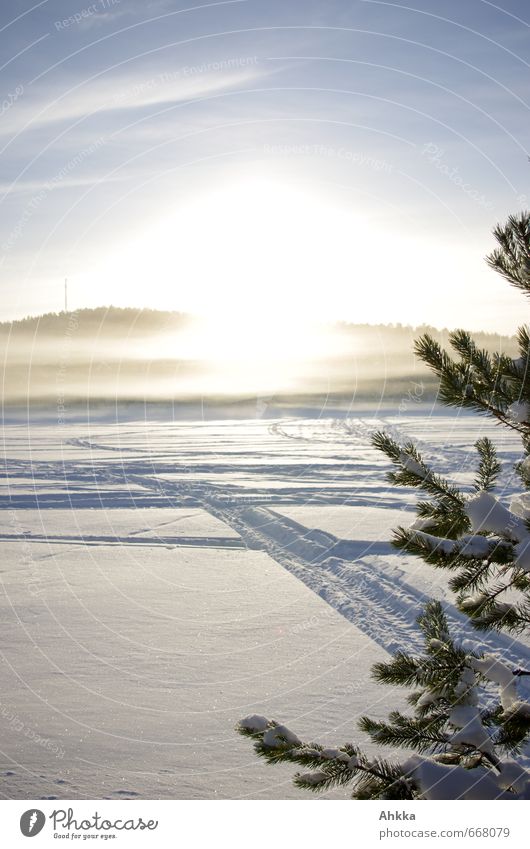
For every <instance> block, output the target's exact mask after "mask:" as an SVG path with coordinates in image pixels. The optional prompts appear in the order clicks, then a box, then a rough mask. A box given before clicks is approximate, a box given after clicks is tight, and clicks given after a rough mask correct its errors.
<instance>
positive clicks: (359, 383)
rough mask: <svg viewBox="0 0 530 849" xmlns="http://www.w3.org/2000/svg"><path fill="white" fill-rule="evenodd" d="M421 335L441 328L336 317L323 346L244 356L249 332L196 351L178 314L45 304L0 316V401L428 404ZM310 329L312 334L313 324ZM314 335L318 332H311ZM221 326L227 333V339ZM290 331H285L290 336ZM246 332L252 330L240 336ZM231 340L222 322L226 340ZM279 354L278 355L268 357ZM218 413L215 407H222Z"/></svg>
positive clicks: (71, 405)
mask: <svg viewBox="0 0 530 849" xmlns="http://www.w3.org/2000/svg"><path fill="white" fill-rule="evenodd" d="M426 331H428V332H430V333H431V334H432V335H433V336H435V337H436V338H437V339H439V340H440V342H441V343H442V344H445V343H446V342H447V336H448V331H447V330H436V329H434V328H430V327H418V328H412V327H405V326H401V325H397V326H394V325H355V324H346V323H337V324H336V325H333V326H329V325H328V326H326V327H325V328H323V329H322V339H326V340H327V342H326V344H325V345H323V344H319V345H315V346H314V350H312V348H311V345H310V344H308V343H310V342H311V339H308V340H305V339H303V335H301V334H300V330H299V329H298V335H297V336H296V338H297V339H300V340H301V347H300V351H297V348H296V345H295V346H294V350H292V351H290V355H289V357H284V356H283V354H282V353H281V352H282V351H283V350H284V349H286V350H287V348H286V344H285V343H286V342H287V341H289V340H288V339H285V338H283V339H282V338H280V335H279V334H280V332H281V333H282V334H284V336H285V335H287V336H288V335H289V333H290V330H289V328H288V327H287V328H286V327H284V328H283V330H282V331H278V332H277V333H276V334H275V333H274V331H273V330H272V331H271V334H270V349H271V356H270V360H269V359H268V357H267V352H265V354H264V353H263V351H262V352H261V353H260V355H259V358H258V357H256V359H255V360H253V354H254V352H253V351H252V346H251V344H250V346H249V344H248V340H247V341H246V342H245V344H244V345H242V346H241V350H240V351H239V350H238V349H237V347H236V354H235V355H234V354H233V353H232V354H231V355H230V356H225V353H226V351H225V350H224V347H225V346H224V331H223V326H222V324H220V325H219V326H217V327H216V328H215V340H216V345H215V346H213V351H214V352H213V353H212V351H211V350H210V353H209V354H208V356H204V358H203V357H202V356H201V337H200V333H198V331H197V320H196V319H194V318H193V317H191V316H186V315H183V314H181V313H174V312H162V311H157V310H136V309H120V308H114V307H108V308H99V309H86V310H79V311H77V312H74V313H58V314H55V313H50V314H47V315H44V316H39V317H32V318H28V319H24V320H21V321H16V322H12V323H4V324H0V352H1V357H2V363H3V399H4V405H7V406H8V407H12V408H13V410H14V409H15V408H17V407H20V406H26V405H28V404H29V405H30V406H32V407H36V408H37V407H38V408H40V409H42V410H46V409H47V408H49V409H50V410H55V411H56V412H57V410H58V409H59V412H61V411H62V412H64V413H66V411H67V410H70V411H72V410H76V409H81V408H86V406H87V404H89V405H91V406H92V408H93V409H94V410H96V408H97V405H98V404H99V405H101V409H106V407H107V405H108V403H109V402H117V403H119V404H120V405H122V407H123V409H124V410H125V409H126V408H127V405H128V404H129V405H133V406H135V405H140V407H141V406H142V404H147V405H150V406H151V407H152V409H153V410H156V408H157V405H159V406H160V409H165V408H166V407H167V405H169V407H170V408H172V407H174V405H175V404H177V405H178V406H179V409H180V411H181V413H182V415H187V413H186V411H192V412H195V411H197V410H199V412H200V410H201V409H202V408H203V407H204V404H205V402H207V406H208V407H209V408H210V409H212V410H215V409H219V410H228V412H230V411H231V410H232V411H236V412H237V416H236V417H240V413H241V412H242V411H243V412H244V411H245V410H248V411H250V415H252V416H254V415H256V414H260V413H259V410H260V409H261V410H262V414H263V415H269V414H270V415H274V413H273V411H274V410H277V411H278V410H291V409H292V410H293V413H292V414H293V415H295V414H298V413H297V412H295V411H298V412H300V411H303V410H305V409H313V410H315V409H317V410H318V409H321V408H322V407H324V408H325V407H326V406H327V407H328V408H333V409H337V410H339V411H340V410H348V409H349V407H350V406H351V405H352V404H355V406H356V407H357V406H358V405H362V404H369V405H371V406H373V404H382V405H385V404H390V405H391V406H392V407H396V405H398V406H399V405H401V406H403V405H406V406H407V407H408V408H409V409H413V408H414V407H415V406H417V405H419V404H422V405H423V404H429V403H431V402H432V401H433V400H434V399H435V396H436V389H437V382H436V380H435V379H433V377H432V375H431V374H430V372H429V371H428V370H427V369H426V368H425V367H424V366H423V364H422V363H420V362H419V361H418V360H417V359H416V358H415V357H414V355H413V352H412V348H413V342H414V339H415V338H417V337H418V336H419V335H420V334H421V333H424V332H426ZM311 332H315V331H314V330H313V331H311ZM319 332H320V331H319ZM229 335H230V337H231V338H230V339H229V338H228V336H229ZM294 336H295V330H294V329H293V337H294ZM249 338H250V339H251V334H250V337H249ZM474 338H475V339H476V341H477V343H478V344H479V345H480V346H481V347H485V348H486V349H488V350H490V351H497V350H502V351H506V352H507V353H509V354H513V355H516V343H515V340H514V339H513V338H509V337H501V336H498V335H495V334H481V333H477V334H474ZM229 344H230V345H231V350H232V351H233V348H234V340H233V332H232V331H230V334H229V332H228V331H227V336H226V349H227V350H228V347H229ZM275 346H278V347H276V353H278V350H279V351H280V355H279V356H278V355H277V356H273V354H274V352H275ZM223 417H224V414H223Z"/></svg>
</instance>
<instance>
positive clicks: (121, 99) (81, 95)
mask: <svg viewBox="0 0 530 849" xmlns="http://www.w3.org/2000/svg"><path fill="white" fill-rule="evenodd" d="M267 72H269V73H270V69H268V71H267V70H266V69H265V68H264V67H260V64H259V61H258V59H257V57H256V56H227V57H226V58H224V59H219V60H218V61H215V62H209V63H202V64H197V65H195V66H193V65H188V66H183V67H181V68H176V69H174V70H169V71H168V70H164V71H160V72H156V71H153V72H152V73H148V74H146V73H143V74H141V75H140V74H129V75H122V76H118V77H117V76H113V77H111V78H110V79H108V78H107V77H106V76H99V77H98V79H96V80H94V79H88V80H83V81H81V82H78V83H76V84H75V85H73V86H72V87H71V88H70V89H69V90H68V91H66V92H64V90H63V91H62V93H60V90H54V89H50V88H48V89H46V90H38V89H36V90H32V91H31V94H28V95H27V96H25V99H24V101H23V102H20V103H18V104H17V105H16V108H13V109H11V111H10V114H9V116H8V119H6V120H5V121H3V122H2V124H1V125H0V135H3V136H8V135H10V136H16V135H17V134H20V133H22V132H30V131H35V130H38V129H40V128H42V127H43V126H45V125H50V124H54V123H55V124H58V123H63V124H68V123H73V122H75V121H76V120H78V119H80V118H85V117H90V116H93V115H97V114H99V113H112V112H118V111H123V110H135V109H136V110H137V109H144V108H146V107H149V106H155V105H157V104H162V103H178V102H185V101H188V100H193V99H195V98H207V97H208V95H210V94H216V93H218V92H220V91H223V90H226V89H231V88H236V87H238V86H244V85H247V84H248V83H250V82H253V81H255V80H256V79H258V78H260V77H262V76H264V75H266V73H267ZM43 103H44V104H45V105H42V104H43Z"/></svg>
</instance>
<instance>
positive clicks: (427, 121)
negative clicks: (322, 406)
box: [0, 0, 530, 332]
mask: <svg viewBox="0 0 530 849" xmlns="http://www.w3.org/2000/svg"><path fill="white" fill-rule="evenodd" d="M409 3H410V6H409V5H407V4H405V3H401V2H395V3H387V2H379V0H377V2H376V0H365V1H364V2H363V1H361V0H358V1H357V2H356V0H350V2H339V1H338V0H331V2H330V0H326V1H325V0H306V2H297V0H291V1H290V2H285V0H284V2H277V1H276V0H235V1H234V2H220V3H208V4H195V5H193V4H192V3H191V2H189V3H185V2H184V3H179V2H166V1H165V0H155V2H145V0H142V2H139V0H119V2H118V0H115V2H112V0H96V2H93V3H90V2H86V0H70V1H69V2H57V1H56V0H44V2H39V3H30V2H27V0H23V2H4V3H3V4H2V7H1V11H0V16H1V17H0V38H1V39H2V47H3V50H2V53H1V55H2V57H3V58H2V60H1V64H2V65H3V69H2V104H1V107H0V112H1V115H0V151H1V155H0V169H1V173H0V194H1V196H2V204H1V209H0V248H1V250H2V266H1V270H0V274H1V278H2V287H3V289H2V291H3V299H2V315H1V317H2V318H4V319H5V318H12V317H18V316H22V315H26V314H36V313H40V312H42V311H48V310H55V309H60V307H61V298H62V282H63V279H64V277H65V276H67V277H68V279H69V286H70V299H71V305H72V307H83V306H95V305H99V304H108V303H113V304H117V305H131V306H138V307H141V306H148V307H159V308H170V309H183V310H192V311H195V312H204V313H211V314H212V313H213V314H223V313H224V314H225V315H231V316H232V317H233V316H236V317H238V319H240V320H241V321H244V320H245V317H246V316H247V315H248V314H249V311H252V310H254V311H255V309H256V304H259V308H260V310H263V311H264V313H263V314H265V315H266V316H268V318H269V319H270V320H272V317H273V316H274V315H277V314H278V313H280V312H282V311H283V313H284V315H287V316H289V315H292V316H296V315H297V314H298V313H299V312H300V313H301V314H304V315H307V316H310V317H324V318H329V319H333V318H341V319H346V320H352V321H356V320H357V321H369V322H377V321H384V322H387V321H394V322H402V323H408V322H411V323H413V324H418V323H421V322H423V321H425V322H428V323H432V324H436V325H447V326H462V325H463V326H467V327H470V328H475V329H478V328H484V329H488V330H494V331H499V332H506V331H510V330H511V329H513V328H514V326H515V325H516V324H517V322H518V321H519V320H520V314H521V307H522V301H521V297H520V296H519V295H518V294H517V293H516V292H513V291H511V290H510V289H509V287H508V286H507V284H506V283H505V282H503V281H502V280H500V279H497V277H496V276H495V275H494V274H493V272H491V271H489V270H488V269H487V268H486V266H485V264H484V262H483V259H482V258H483V256H484V254H485V253H486V252H487V251H488V250H489V249H491V247H492V238H491V234H490V233H491V228H492V226H493V225H494V224H495V222H497V221H500V220H502V219H503V218H505V216H506V215H507V214H508V213H510V212H514V211H517V210H519V209H520V208H522V207H525V206H527V205H528V201H527V200H526V194H529V195H530V188H529V175H530V172H529V170H528V169H529V168H530V165H529V164H528V162H527V158H526V156H527V154H526V151H527V150H528V147H529V139H528V136H529V122H528V104H527V102H526V99H527V98H526V94H527V91H528V71H529V63H530V51H529V44H530V26H529V23H528V20H530V15H529V14H528V7H527V4H526V3H524V2H522V0H519V2H514V0H512V2H502V3H497V4H494V3H490V2H484V0H468V2H465V3H463V2H452V0H450V2H446V3H443V4H440V3H436V2H434V1H433V0H422V1H420V0H409Z"/></svg>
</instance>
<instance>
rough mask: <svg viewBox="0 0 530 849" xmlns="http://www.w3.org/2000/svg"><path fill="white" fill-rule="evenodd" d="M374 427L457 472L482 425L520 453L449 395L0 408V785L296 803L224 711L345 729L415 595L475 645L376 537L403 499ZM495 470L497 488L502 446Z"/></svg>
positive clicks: (8, 794) (374, 705) (440, 587)
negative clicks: (429, 403)
mask: <svg viewBox="0 0 530 849" xmlns="http://www.w3.org/2000/svg"><path fill="white" fill-rule="evenodd" d="M381 428H384V429H385V430H387V431H388V432H390V433H391V435H392V436H394V437H396V438H398V439H399V440H400V441H405V440H407V439H409V438H412V439H414V440H415V441H416V442H417V443H418V447H419V448H420V450H421V452H422V454H423V455H424V456H425V459H426V461H427V462H428V463H429V464H432V465H433V468H434V470H435V471H440V472H442V473H443V474H451V473H452V472H454V477H455V478H456V479H458V480H460V481H463V482H466V481H471V480H472V478H473V469H472V468H471V465H470V459H471V457H472V456H473V451H472V444H473V442H474V441H475V440H476V438H477V437H478V436H479V435H481V434H482V435H490V436H493V438H494V440H495V441H496V442H497V443H499V441H500V442H501V445H500V453H501V457H503V458H504V459H506V460H508V461H510V462H513V461H514V460H515V459H517V457H518V456H519V445H518V441H517V436H516V434H513V433H511V434H508V435H505V434H503V433H502V432H501V431H499V430H497V429H495V428H494V427H493V426H491V425H489V424H488V422H486V421H483V420H481V419H478V418H475V417H471V416H461V417H455V416H454V415H453V414H447V413H445V414H439V413H437V414H436V415H432V414H431V415H414V416H386V415H385V416H383V415H378V416H374V415H373V414H368V413H367V414H366V415H363V416H358V417H356V418H342V419H325V418H320V419H282V420H278V421H273V422H271V421H267V420H263V419H261V418H257V419H256V420H251V421H250V420H249V421H218V422H189V421H186V422H174V421H168V422H160V421H159V422H124V423H122V424H111V423H109V424H106V423H96V424H92V423H88V424H82V423H79V422H78V423H72V424H68V425H66V426H61V427H59V426H54V425H53V424H50V423H49V422H48V423H42V424H39V423H32V424H31V426H28V424H27V423H20V424H9V425H6V426H5V427H4V432H3V437H4V456H5V468H6V478H5V481H4V486H3V487H2V490H0V502H1V503H2V506H3V507H4V511H3V515H2V524H1V528H0V546H1V559H0V577H1V580H2V596H1V602H0V607H1V609H0V649H1V652H2V655H1V659H0V740H1V742H0V752H1V754H0V794H1V797H2V798H39V797H46V798H49V797H56V798H99V797H109V798H135V797H144V798H244V797H251V798H306V797H307V796H306V794H304V792H303V791H301V790H298V789H296V788H294V787H293V786H292V784H291V778H292V775H293V768H292V766H289V765H282V766H277V767H274V768H271V767H268V766H267V765H266V764H264V763H263V762H262V761H258V760H257V759H256V757H255V755H254V753H253V751H252V747H251V746H250V745H249V742H248V740H245V739H243V738H241V737H239V736H237V735H236V734H235V732H234V726H235V724H236V723H237V722H238V721H239V719H240V717H242V716H248V717H251V718H252V719H253V721H255V722H257V721H258V720H259V719H261V720H263V718H264V717H269V718H271V719H275V720H277V721H278V722H285V723H286V724H287V726H288V727H289V729H290V730H291V731H292V732H293V733H294V734H296V735H297V736H298V737H299V738H300V739H303V740H306V741H311V740H314V741H318V742H320V743H322V744H324V745H327V746H329V747H330V748H331V747H335V746H340V745H342V744H343V743H346V742H354V743H359V744H361V745H363V746H364V745H365V742H366V741H364V740H363V739H362V736H361V735H360V734H359V732H358V731H357V729H356V720H357V719H358V717H359V716H360V715H361V714H363V713H368V714H369V715H371V716H373V717H374V718H382V717H385V716H386V714H387V712H388V710H389V709H390V708H404V707H405V701H404V695H405V694H404V693H402V692H401V691H398V690H395V689H393V688H390V687H382V686H380V685H376V684H375V683H374V682H373V681H372V680H371V679H370V676H369V672H370V667H371V666H372V664H373V663H374V662H376V661H380V660H383V659H385V658H387V657H388V652H392V651H394V650H395V649H407V650H412V651H415V650H418V651H419V650H420V649H421V645H422V643H421V639H420V634H419V631H418V628H417V626H416V624H415V618H416V616H417V615H418V613H419V611H420V609H421V606H422V605H423V603H424V601H425V600H426V598H428V597H430V596H431V595H434V596H436V597H438V598H442V599H446V600H448V605H447V610H448V615H449V619H450V622H451V624H452V625H454V626H456V627H457V628H458V633H459V634H460V636H461V638H462V639H463V640H465V639H467V640H470V641H473V640H474V641H475V642H476V641H478V639H479V635H477V633H476V632H475V631H473V630H472V629H471V628H470V627H469V625H468V624H467V621H466V619H465V617H463V616H462V615H461V614H460V613H458V611H456V610H455V608H454V607H453V606H452V604H451V601H450V600H451V595H450V593H449V592H448V590H447V584H446V582H447V575H445V573H444V572H443V570H433V569H429V567H428V566H426V565H425V564H424V563H423V561H421V560H419V559H418V558H412V557H408V556H403V555H401V554H398V553H396V551H395V550H394V549H392V548H391V547H390V545H389V543H388V539H389V538H390V532H391V529H392V528H393V527H395V526H396V525H397V524H402V525H405V526H409V525H410V524H411V522H412V520H413V519H414V505H415V501H416V495H415V493H414V491H413V490H410V489H406V488H399V489H396V488H393V487H391V486H390V485H389V484H388V483H387V482H386V480H385V472H386V471H388V463H387V461H386V460H385V458H384V457H383V456H382V455H381V454H379V453H377V452H376V451H374V450H373V449H372V448H371V447H370V444H369V437H370V434H371V433H372V432H373V431H374V430H376V429H381ZM503 481H504V491H503V492H502V496H503V499H504V497H505V496H506V499H508V498H509V496H510V495H512V494H513V486H512V485H513V483H514V482H513V479H512V477H511V476H510V467H509V463H508V465H507V471H506V475H505V477H504V478H503ZM480 642H481V645H482V646H483V649H484V651H486V650H487V651H488V652H489V653H491V654H495V656H496V657H498V658H500V659H501V661H502V662H503V663H505V664H508V665H509V666H512V665H513V666H518V667H525V668H527V667H528V665H529V664H530V654H529V651H528V649H527V647H526V646H525V645H523V644H522V643H521V642H520V641H514V640H512V639H511V638H507V637H503V636H502V635H498V636H495V635H493V636H490V635H480ZM518 686H519V684H518ZM522 686H524V683H523V685H522ZM249 721H250V720H249ZM367 750H368V752H373V753H375V749H371V748H370V745H368V746H367ZM497 789H498V788H497ZM330 795H332V794H330ZM336 795H339V796H341V795H344V791H341V792H338V791H337V793H336Z"/></svg>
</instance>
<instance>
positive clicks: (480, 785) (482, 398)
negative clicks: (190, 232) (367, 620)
mask: <svg viewBox="0 0 530 849" xmlns="http://www.w3.org/2000/svg"><path fill="white" fill-rule="evenodd" d="M494 235H495V238H496V240H497V244H498V247H497V248H496V250H494V251H493V253H491V254H490V256H488V257H487V262H488V264H489V265H490V266H491V267H492V268H494V269H495V270H497V271H498V272H499V273H500V274H502V275H503V276H504V277H505V278H506V279H507V280H508V281H509V282H510V283H511V284H512V285H514V286H516V287H517V288H518V289H520V290H522V291H523V292H524V293H525V294H526V295H530V213H528V212H524V213H522V214H521V215H519V216H511V217H510V218H509V219H508V221H507V223H506V224H505V225H504V226H502V227H501V226H498V227H496V228H495V230H494ZM449 341H450V344H451V347H452V348H453V351H454V354H449V353H448V352H447V351H445V350H443V349H442V347H441V346H440V345H439V343H438V342H436V341H435V340H434V339H433V338H432V337H431V336H429V335H427V334H426V335H424V336H422V337H420V338H419V339H418V340H417V342H416V345H415V350H416V354H417V355H418V356H419V357H420V359H421V360H423V361H424V362H425V363H426V364H427V365H428V366H429V367H430V368H431V370H432V371H433V372H434V373H435V374H436V376H437V378H438V379H439V382H440V390H439V398H440V400H441V401H442V402H443V403H444V404H447V405H449V406H453V407H458V408H467V409H471V410H474V411H476V412H478V413H481V414H485V415H489V416H492V417H493V418H494V419H495V420H496V421H497V422H498V423H499V424H502V425H504V426H506V427H509V428H511V429H513V430H515V431H517V432H518V433H519V434H520V436H521V440H522V446H523V457H522V459H521V461H520V462H519V463H517V465H516V467H515V471H516V473H517V475H518V476H519V479H520V481H521V485H522V491H521V492H520V493H519V494H518V495H516V496H514V497H513V498H512V499H511V504H510V506H509V507H507V506H506V505H505V504H503V503H502V501H501V500H500V499H499V498H497V496H496V495H495V492H494V490H495V485H496V481H497V478H498V475H499V472H500V471H501V465H500V463H499V460H498V457H497V454H496V451H495V448H494V445H493V443H492V442H491V440H489V439H487V438H482V439H479V440H478V441H477V442H476V449H477V454H478V458H477V459H478V461H477V468H476V475H475V481H474V484H473V487H472V491H471V492H464V491H462V489H461V488H459V487H457V486H456V485H455V484H453V483H451V482H450V481H448V480H446V479H445V478H444V477H442V476H441V475H440V474H439V473H438V472H437V471H435V470H434V469H432V468H431V467H430V466H429V464H428V463H427V462H426V461H425V459H424V458H423V457H422V456H421V454H420V452H419V451H418V450H417V449H416V447H415V446H414V444H413V443H411V442H408V443H406V444H405V445H399V444H398V443H397V442H396V441H395V440H393V439H391V438H390V437H389V436H388V435H387V434H385V433H382V432H378V433H376V434H374V437H373V444H374V445H375V447H376V448H377V449H379V450H381V451H382V452H383V453H384V454H385V455H386V456H387V457H388V458H389V460H390V461H391V463H392V464H393V466H394V469H393V471H391V472H390V473H389V476H388V478H389V480H390V481H391V482H392V484H394V485H398V486H407V487H415V488H416V489H418V490H419V492H420V494H421V496H422V498H421V500H420V501H419V502H418V505H417V518H416V520H415V521H414V522H413V524H412V525H411V526H410V527H408V528H402V527H399V528H397V529H396V531H395V532H394V539H393V544H394V545H395V546H396V547H397V548H399V549H401V550H403V551H406V552H408V553H409V554H413V555H417V556H419V557H421V558H422V559H423V560H424V561H425V562H426V563H428V564H430V565H432V566H434V567H437V568H443V569H449V570H451V573H452V576H451V580H450V587H451V589H452V590H453V591H454V593H455V594H456V603H457V606H458V608H459V609H460V611H461V612H462V613H464V614H465V615H466V616H467V617H469V620H470V622H471V624H472V625H473V626H474V627H475V628H476V629H478V630H482V631H490V630H497V631H506V632H510V633H514V634H518V633H521V632H524V631H526V630H527V629H528V626H529V624H530V491H529V490H530V330H529V328H528V327H527V326H523V327H520V328H519V330H518V345H519V357H518V358H517V359H512V358H511V357H508V356H507V355H506V354H494V355H490V354H488V352H487V351H485V350H481V349H479V348H478V347H477V346H476V344H475V343H474V341H473V339H472V337H471V335H470V334H469V333H467V332H466V331H464V330H456V331H454V332H453V333H451V335H450V337H449ZM418 624H419V626H420V628H421V630H422V632H423V636H424V639H425V651H424V654H423V655H422V656H421V657H414V656H412V655H408V654H405V653H397V654H396V655H395V656H394V658H393V659H392V660H391V661H390V662H388V663H379V664H376V665H375V667H374V668H373V670H372V675H373V677H374V678H375V680H377V681H379V682H381V683H382V684H392V685H394V686H395V685H399V686H403V687H405V688H407V689H409V690H412V692H410V694H409V696H408V702H409V704H410V706H411V712H410V713H407V714H404V713H401V712H400V711H392V712H391V713H390V714H389V716H388V719H387V721H386V722H381V721H375V720H373V719H370V718H369V717H367V716H364V717H362V718H361V720H360V723H359V726H360V728H361V730H362V731H363V732H364V733H366V734H368V736H369V737H370V738H371V740H372V741H373V742H375V743H377V744H379V745H384V746H386V747H388V746H390V747H395V748H396V749H412V750H413V752H414V754H412V755H411V756H409V757H408V758H405V759H404V760H403V758H401V759H399V760H398V759H397V758H392V759H391V760H390V759H386V758H369V757H367V755H366V754H364V753H363V752H362V751H361V750H360V749H359V748H358V747H357V746H355V745H353V744H346V745H343V746H341V747H340V748H336V749H333V748H325V747H322V746H320V745H318V744H316V743H303V742H301V741H300V740H299V739H298V737H297V736H296V735H295V734H293V732H292V731H290V730H289V729H288V728H286V727H285V726H283V725H281V724H278V723H277V722H275V721H274V720H268V719H267V718H266V717H262V716H249V717H246V718H245V719H243V720H241V722H240V723H239V725H238V730H239V732H240V733H241V734H243V735H246V736H249V737H251V738H252V739H253V740H254V745H255V750H256V752H257V754H258V755H259V756H260V757H263V758H265V759H266V760H267V761H269V762H270V763H278V762H282V761H283V762H290V763H293V764H298V765H299V766H301V767H303V768H304V771H303V772H297V773H296V775H295V778H294V781H295V784H296V785H297V786H298V787H301V788H305V789H309V790H313V791H323V790H327V789H329V788H331V787H334V786H339V785H340V786H345V785H352V789H353V792H352V796H353V798H356V799H396V800H397V799H416V798H439V799H440V798H444V799H456V798H466V799H497V798H508V799H513V798H521V799H523V798H524V799H528V798H530V772H529V771H528V770H526V769H525V767H524V765H523V758H522V751H523V748H524V746H525V744H526V743H527V742H528V739H529V737H530V704H528V703H527V702H524V701H521V699H520V698H519V696H518V693H517V681H518V679H519V677H520V676H523V675H530V670H524V669H512V668H510V667H509V666H508V665H507V664H506V663H504V662H503V661H502V660H500V658H498V657H497V656H494V655H491V654H480V653H479V652H473V651H469V650H464V648H463V647H461V646H459V644H458V641H457V640H456V639H455V636H454V635H451V634H450V633H449V628H448V624H447V620H446V618H445V615H444V612H443V608H442V605H441V604H440V603H439V602H429V603H428V604H427V606H426V608H425V610H424V612H423V613H422V615H421V616H420V617H419V619H418Z"/></svg>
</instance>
